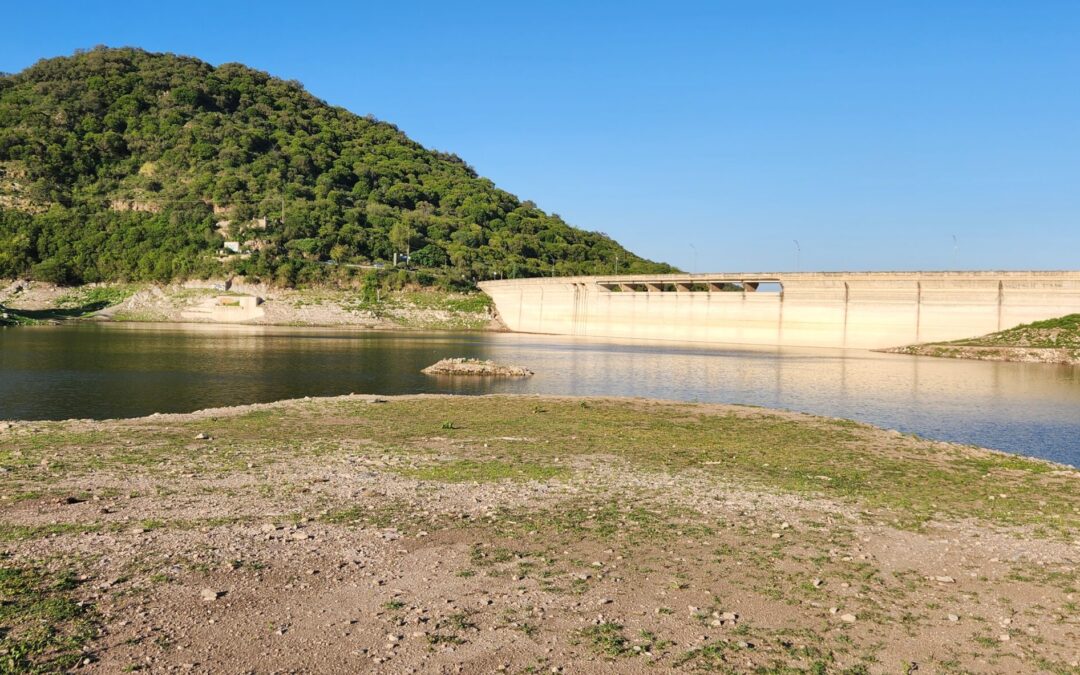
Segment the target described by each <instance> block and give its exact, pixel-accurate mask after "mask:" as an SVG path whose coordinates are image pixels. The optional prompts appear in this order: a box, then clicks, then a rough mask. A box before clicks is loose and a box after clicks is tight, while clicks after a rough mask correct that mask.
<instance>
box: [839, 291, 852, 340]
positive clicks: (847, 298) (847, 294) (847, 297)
mask: <svg viewBox="0 0 1080 675" xmlns="http://www.w3.org/2000/svg"><path fill="white" fill-rule="evenodd" d="M850 300H851V287H850V286H848V282H846V281H845V282H844V337H843V341H842V343H841V344H843V345H844V346H845V347H847V317H848V302H849V301H850Z"/></svg>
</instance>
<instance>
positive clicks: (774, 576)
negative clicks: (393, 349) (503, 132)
mask: <svg viewBox="0 0 1080 675" xmlns="http://www.w3.org/2000/svg"><path fill="white" fill-rule="evenodd" d="M478 401H483V405H489V404H492V403H493V404H494V406H495V407H494V408H491V414H492V415H495V418H493V421H490V422H489V421H483V422H481V421H480V419H479V418H477V419H476V420H475V421H474V420H471V419H470V418H466V419H465V423H464V424H465V427H464V429H458V430H457V431H456V432H453V431H448V430H445V429H441V428H440V427H439V426H438V424H435V423H432V424H430V425H427V426H426V427H424V429H425V430H424V431H422V432H415V433H413V432H409V433H408V434H406V435H403V436H400V437H394V438H387V434H389V433H390V432H389V431H387V429H390V428H395V427H400V426H401V425H402V424H403V422H401V421H396V422H394V421H391V422H386V424H387V425H388V426H387V427H386V428H385V429H384V428H383V427H380V426H379V425H380V424H383V422H380V421H379V420H384V419H386V420H392V419H397V418H394V417H393V416H394V415H396V414H398V411H399V410H400V413H401V415H402V417H401V418H400V419H402V420H411V419H415V418H417V417H418V416H419V417H423V416H424V415H418V411H421V412H423V411H429V412H431V415H433V416H435V417H434V418H433V419H435V420H438V419H440V417H439V416H445V415H451V414H456V415H458V416H459V418H460V416H464V415H466V414H468V413H465V412H462V411H464V410H466V409H467V406H471V405H472V406H475V405H477V403H475V402H478ZM515 405H519V406H525V405H527V406H530V408H528V409H526V408H521V410H526V412H523V413H521V415H528V414H529V413H528V412H527V410H532V411H533V412H534V413H537V411H539V412H538V413H537V417H540V416H541V414H548V413H549V411H550V413H556V412H558V410H561V408H558V407H559V406H573V407H576V406H578V405H579V402H578V400H577V399H570V400H567V399H558V400H556V399H535V398H528V399H517V398H510V397H504V398H499V399H494V400H492V399H454V398H445V397H402V398H389V399H373V398H370V397H366V398H365V397H359V396H353V397H341V398H337V399H319V400H314V401H310V400H306V401H292V402H283V403H279V404H270V405H260V406H242V407H238V408H233V409H224V410H213V411H203V412H199V413H193V414H191V415H156V416H152V417H148V418H143V419H138V420H124V421H103V422H90V421H70V422H63V423H55V424H54V423H27V422H18V423H14V424H10V425H0V445H3V446H4V447H6V448H7V449H8V451H7V452H8V454H6V455H5V454H0V467H3V471H4V473H3V474H0V485H3V486H4V492H3V501H0V518H2V520H3V523H2V525H3V528H4V529H5V530H6V532H7V534H6V535H5V537H4V539H5V541H3V542H2V544H3V548H4V549H5V550H6V554H5V556H6V557H4V558H0V564H2V565H4V566H9V567H10V566H17V565H44V566H46V567H49V568H50V569H55V568H56V567H58V566H71V567H74V568H76V569H77V571H78V574H79V575H80V578H81V580H82V583H81V584H80V585H79V587H78V588H77V589H76V590H75V591H73V592H74V593H75V595H76V597H78V598H79V600H80V601H82V602H85V603H88V606H91V607H93V611H94V615H95V616H96V617H97V619H96V621H97V624H96V625H97V628H96V632H95V634H94V636H93V637H92V638H91V639H89V640H88V641H87V642H86V643H85V644H83V645H82V646H81V647H80V649H81V650H82V652H83V654H82V656H80V659H85V660H84V661H80V665H78V666H77V667H76V670H78V671H85V672H101V673H115V672H122V671H125V670H126V671H135V670H138V671H143V672H155V673H156V672H163V673H165V672H196V673H220V672H230V673H240V672H252V673H256V672H257V673H352V672H380V673H409V672H423V673H456V672H465V673H481V672H484V673H486V672H516V673H520V672H567V673H593V672H667V671H717V672H847V673H860V672H874V673H877V672H882V673H884V672H888V673H897V672H908V673H911V672H915V671H916V670H918V671H919V672H996V673H1016V672H1078V670H1077V668H1078V661H1080V590H1078V588H1077V577H1076V568H1077V564H1078V562H1080V540H1076V539H1071V538H1070V537H1069V536H1064V537H1063V536H1060V534H1046V533H1042V534H1039V533H1037V532H1035V531H1034V530H1033V529H1032V528H1030V527H1020V528H1015V527H1013V528H1010V527H1003V526H990V525H988V524H987V523H985V522H979V521H978V520H975V519H970V518H961V519H940V520H935V521H933V522H930V523H927V524H925V525H924V526H922V527H918V528H906V527H901V526H897V525H895V524H894V523H893V521H892V520H891V518H890V513H889V512H888V511H882V510H881V509H878V508H876V507H873V506H870V505H868V504H867V503H866V502H865V501H863V500H860V499H855V500H851V499H838V498H830V497H827V496H822V495H814V494H804V493H793V492H790V491H787V490H782V489H773V488H769V487H768V486H766V485H753V484H752V483H748V482H747V481H744V480H739V479H737V478H736V477H735V476H732V475H726V474H725V472H723V471H713V470H711V468H712V465H711V464H709V463H708V462H706V463H705V464H702V465H701V466H699V467H698V468H693V467H690V468H686V469H682V470H670V469H663V468H657V467H652V466H643V465H642V464H640V463H639V462H636V461H633V460H630V459H628V458H627V457H626V456H623V455H619V454H609V450H607V449H606V446H604V445H603V444H602V443H601V444H595V443H593V441H590V442H589V443H590V444H589V445H588V446H587V447H584V448H579V451H577V452H572V451H571V450H567V451H566V454H565V455H562V454H560V455H559V456H554V457H553V456H551V455H550V454H549V455H544V457H545V458H546V459H545V460H544V461H543V462H540V460H538V459H535V457H538V456H539V455H538V454H534V453H533V451H531V450H528V449H529V448H535V449H537V450H536V452H537V453H539V452H546V450H544V448H546V447H547V446H546V445H545V443H546V441H545V440H544V439H543V438H541V437H540V436H537V435H535V434H533V433H532V432H533V431H534V429H532V428H528V429H525V433H527V434H530V435H523V428H522V426H523V423H518V422H517V421H516V420H518V419H519V417H518V416H517V415H518V413H516V412H514V410H516V409H513V406H515ZM540 406H545V407H544V408H541V407H540ZM580 406H581V419H582V420H583V422H582V425H583V426H582V427H581V429H580V430H577V429H574V428H568V427H567V426H566V425H565V424H559V425H558V426H557V427H555V428H552V429H551V433H552V434H562V433H565V434H568V435H567V436H566V439H565V442H566V443H567V444H568V445H567V446H566V447H567V448H575V447H577V446H575V445H574V443H575V442H577V441H578V440H579V439H580V441H581V442H584V441H585V439H586V437H587V434H588V433H589V428H588V426H587V425H588V424H589V422H588V419H589V418H590V416H592V415H596V416H600V415H609V414H615V412H617V411H624V409H625V408H627V407H629V408H631V409H634V410H636V411H637V413H638V414H640V415H641V416H643V418H647V419H648V420H649V422H648V423H649V424H653V425H665V424H679V423H680V420H682V419H684V418H687V419H689V417H688V416H698V415H701V416H705V417H708V416H720V415H728V416H730V415H735V416H736V417H739V419H740V420H743V421H744V422H745V423H747V424H749V425H751V428H750V432H752V431H753V425H760V424H764V423H765V422H766V421H768V422H771V423H777V424H780V423H783V424H788V423H794V424H796V425H804V424H806V425H809V426H807V429H809V430H812V429H814V428H817V427H815V426H814V425H817V424H826V422H816V421H814V420H815V419H816V418H808V417H806V416H801V415H793V414H787V413H768V412H765V411H755V410H748V409H743V408H730V407H725V406H685V405H675V404H659V403H646V402H634V401H630V402H627V401H621V402H610V401H609V402H596V401H593V402H590V403H588V405H586V403H585V402H584V401H582V402H581V403H580ZM590 406H591V407H590ZM557 408H558V410H557ZM499 411H502V412H501V413H500V412H499ZM500 414H504V415H506V417H505V418H500V417H498V415H500ZM597 419H599V417H598V418H597ZM695 419H696V418H695ZM263 420H274V421H275V422H277V423H282V424H284V425H285V426H284V427H281V428H289V429H294V430H295V431H294V432H293V435H292V436H288V435H282V434H281V431H280V428H278V427H275V429H276V431H271V430H266V431H265V433H263V432H262V431H260V428H259V426H258V425H259V424H264V423H269V422H263ZM500 420H502V421H500ZM740 423H742V422H740ZM482 424H483V425H490V426H482ZM829 424H831V422H830V423H829ZM4 427H7V428H4ZM556 428H557V429H558V431H555V429H556ZM643 428H644V427H643ZM785 428H786V427H785ZM642 433H650V432H646V431H643V432H642ZM856 433H857V434H858V438H859V439H861V440H859V442H860V443H863V444H865V445H866V446H867V447H871V448H873V449H874V451H875V452H880V453H883V456H884V457H899V456H901V455H900V453H902V452H907V451H908V450H911V451H912V452H916V451H917V452H920V453H921V452H923V451H924V450H926V449H927V448H935V447H939V448H942V449H943V448H945V447H946V444H940V445H939V444H927V443H926V442H923V441H916V440H912V439H909V438H906V437H904V438H900V437H898V435H896V434H889V433H887V432H884V431H879V430H873V429H869V428H862V429H861V430H857V432H856ZM267 435H269V436H271V437H269V438H268V437H267ZM604 436H607V437H609V438H611V440H610V443H611V444H612V446H614V445H617V444H618V443H619V441H618V440H616V439H615V438H613V437H612V436H611V434H610V432H605V433H604V434H601V435H600V437H604ZM553 437H554V436H553ZM589 438H592V437H591V436H589ZM642 438H643V439H644V440H643V442H647V443H653V442H656V441H657V438H659V437H653V436H647V437H642ZM700 442H703V441H702V439H700V438H694V437H689V438H686V439H685V445H686V446H687V447H694V446H695V444H697V443H700ZM665 447H666V446H665ZM665 447H656V448H655V452H657V453H665V452H667V450H666V449H665ZM680 447H681V446H680ZM951 447H952V450H954V451H955V452H956V453H959V454H958V455H957V456H958V457H962V458H967V459H970V458H976V459H980V460H983V459H985V458H986V457H988V456H989V455H987V454H986V453H985V452H984V451H980V450H975V449H971V448H959V446H951ZM163 448H164V450H162V449H163ZM496 449H497V450H498V452H499V453H500V454H499V455H498V456H499V457H513V458H516V459H514V460H513V461H506V462H504V463H502V464H491V463H490V461H488V459H484V458H488V457H489V455H488V454H487V453H491V452H494V451H495V450H496ZM151 451H153V452H159V451H160V452H161V453H162V454H156V455H154V456H155V457H158V458H159V459H155V460H154V461H152V462H150V463H145V462H143V461H142V459H141V458H140V457H141V455H140V453H145V452H151ZM792 451H793V452H798V449H797V448H792ZM559 452H560V453H561V452H562V451H559ZM671 452H673V453H674V452H676V447H675V445H672V449H671ZM890 453H892V454H891V455H890ZM995 456H996V455H995ZM91 460H92V461H91ZM460 461H465V462H475V463H476V466H475V467H474V466H473V465H470V464H466V465H465V466H466V467H467V468H468V471H470V472H472V471H474V469H476V473H468V474H467V477H469V478H471V479H469V480H460V476H456V475H455V474H453V473H452V472H451V473H447V474H444V473H439V471H441V470H442V468H445V467H458V468H460V466H461V465H460V464H453V462H460ZM448 462H449V464H448ZM484 462H488V463H486V464H485V463H484ZM718 463H719V461H713V464H718ZM534 464H535V465H536V466H541V465H542V466H544V467H554V469H553V470H552V471H553V473H551V474H543V473H540V472H539V469H535V471H537V472H538V473H536V474H535V475H533V474H529V475H521V476H519V475H517V474H515V473H513V472H514V471H517V470H521V471H525V470H534V469H527V467H532V466H534ZM765 466H768V464H766V465H765ZM432 467H435V468H434V469H432ZM477 467H479V468H477ZM491 467H494V468H495V469H497V470H498V471H509V472H510V473H509V474H507V475H506V476H502V475H489V474H488V473H485V471H487V470H488V469H491ZM507 467H509V468H507ZM521 467H526V468H521ZM825 470H826V469H824V468H823V469H822V471H825ZM1052 470H1053V471H1054V472H1058V473H1060V474H1061V476H1063V477H1064V478H1061V480H1068V481H1073V482H1072V483H1069V484H1071V485H1073V486H1077V485H1080V473H1077V472H1075V471H1072V470H1070V469H1067V468H1065V467H1053V468H1052ZM425 472H427V473H425ZM1040 475H1042V474H1040ZM545 476H547V477H545ZM824 478H827V476H826V477H824ZM993 489H995V490H996V489H997V488H996V487H995V488H993ZM1004 497H1005V495H1002V498H1004ZM1066 497H1067V494H1066ZM1074 513H1075V511H1074ZM785 668H786V669H787V670H784V669H785Z"/></svg>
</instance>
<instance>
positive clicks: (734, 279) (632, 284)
mask: <svg viewBox="0 0 1080 675" xmlns="http://www.w3.org/2000/svg"><path fill="white" fill-rule="evenodd" d="M480 288H481V289H482V290H483V291H484V292H485V293H487V294H488V295H490V296H491V298H492V299H493V300H494V301H495V307H496V309H497V310H498V312H499V315H500V317H501V319H502V321H503V323H504V324H505V325H506V326H507V327H508V328H509V329H510V330H512V331H515V332H525V333H547V334H554V335H581V336H591V337H606V338H639V339H649V340H678V341H690V342H713V343H731V344H756V345H785V346H803V347H849V348H860V349H880V348H886V347H896V346H901V345H906V344H914V343H919V342H937V341H942V340H957V339H960V338H966V337H973V336H976V335H983V334H985V333H992V332H994V331H998V330H1004V329H1006V328H1011V327H1013V326H1017V325H1019V324H1022V323H1029V322H1031V321H1038V320H1041V319H1049V318H1054V317H1058V316H1063V315H1065V314H1072V313H1076V312H1080V272H820V273H809V272H804V273H775V274H757V273H755V274H665V275H655V276H648V275H620V276H593V277H563V278H535V279H507V280H502V281H485V282H482V283H481V284H480Z"/></svg>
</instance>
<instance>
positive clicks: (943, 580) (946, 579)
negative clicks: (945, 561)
mask: <svg viewBox="0 0 1080 675" xmlns="http://www.w3.org/2000/svg"><path fill="white" fill-rule="evenodd" d="M934 581H936V582H938V583H939V584H955V583H956V579H953V578H952V577H934Z"/></svg>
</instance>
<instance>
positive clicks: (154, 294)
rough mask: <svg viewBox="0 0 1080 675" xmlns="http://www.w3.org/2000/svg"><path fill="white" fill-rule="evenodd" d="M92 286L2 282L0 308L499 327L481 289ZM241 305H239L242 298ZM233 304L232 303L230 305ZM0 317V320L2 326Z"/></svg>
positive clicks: (173, 318)
mask: <svg viewBox="0 0 1080 675" xmlns="http://www.w3.org/2000/svg"><path fill="white" fill-rule="evenodd" d="M224 287H225V283H224V282H222V281H218V282H214V281H213V280H208V281H191V282H185V283H182V284H169V285H155V284H90V285H87V286H80V287H60V286H56V285H53V284H46V283H41V282H33V281H25V280H20V281H16V280H8V281H4V280H0V306H3V307H7V308H8V310H9V313H10V314H11V319H15V320H16V322H17V323H18V322H23V323H63V322H66V321H104V322H138V323H205V324H218V325H249V326H250V325H260V326H311V327H332V328H358V329H365V330H410V329H414V330H481V331H501V330H505V328H504V327H503V326H502V324H501V322H500V321H499V320H498V316H497V313H496V312H495V310H494V308H493V307H492V306H491V304H490V301H489V300H488V299H487V297H486V296H484V295H483V294H481V293H471V294H463V293H451V292H446V291H439V290H435V289H414V290H407V291H392V292H380V293H379V294H378V295H377V296H376V298H375V299H370V298H369V299H367V300H365V299H364V296H363V294H362V293H361V292H360V291H359V290H356V289H352V290H350V289H339V288H328V287H327V288H323V287H314V288H305V289H285V288H277V287H273V286H267V285H265V284H244V283H239V282H238V283H230V284H229V285H228V290H223V289H224ZM241 303H242V304H243V305H244V306H243V307H240V306H239V305H240V304H241ZM233 304H235V305H237V306H235V307H231V306H229V305H233ZM2 325H3V321H2V320H0V326H2Z"/></svg>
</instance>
